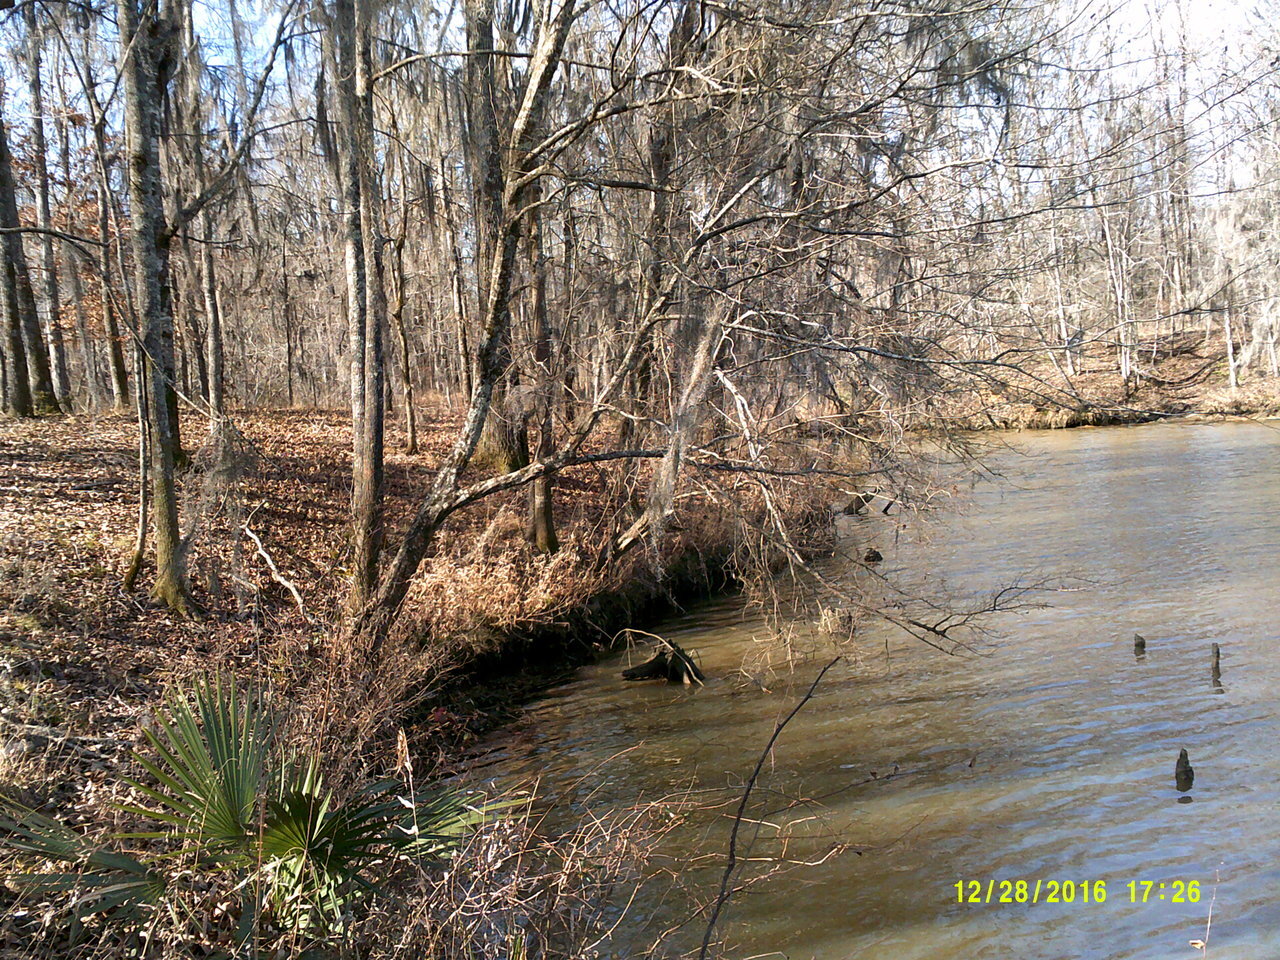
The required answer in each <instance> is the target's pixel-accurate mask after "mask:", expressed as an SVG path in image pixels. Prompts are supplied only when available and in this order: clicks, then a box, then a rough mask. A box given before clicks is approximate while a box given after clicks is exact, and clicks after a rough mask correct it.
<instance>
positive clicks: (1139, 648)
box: [1133, 633, 1147, 655]
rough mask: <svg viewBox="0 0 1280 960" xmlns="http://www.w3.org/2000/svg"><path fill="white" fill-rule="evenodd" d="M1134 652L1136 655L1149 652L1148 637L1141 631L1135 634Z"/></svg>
mask: <svg viewBox="0 0 1280 960" xmlns="http://www.w3.org/2000/svg"><path fill="white" fill-rule="evenodd" d="M1133 652H1134V654H1136V655H1141V654H1144V653H1146V652H1147V638H1146V637H1144V636H1143V635H1142V634H1140V633H1135V634H1134V635H1133Z"/></svg>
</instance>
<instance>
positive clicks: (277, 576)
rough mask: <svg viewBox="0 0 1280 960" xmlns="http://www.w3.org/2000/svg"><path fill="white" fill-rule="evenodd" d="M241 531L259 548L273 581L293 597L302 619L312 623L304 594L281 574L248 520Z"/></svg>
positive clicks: (259, 554) (259, 553)
mask: <svg viewBox="0 0 1280 960" xmlns="http://www.w3.org/2000/svg"><path fill="white" fill-rule="evenodd" d="M241 529H242V530H244V532H245V536H247V537H248V538H249V539H250V540H252V541H253V545H254V546H255V547H257V548H258V556H260V557H262V559H263V561H264V562H265V563H266V565H267V569H268V570H269V571H270V572H271V579H272V580H274V581H275V582H276V583H278V584H280V586H282V587H284V588H285V589H286V590H288V591H289V593H290V594H292V595H293V602H294V603H296V604H297V605H298V612H299V613H300V614H302V618H303V619H304V620H306V621H307V623H310V622H311V617H309V616H308V615H307V608H306V606H305V605H304V604H303V602H302V594H300V593H299V592H298V588H297V587H295V586H294V585H293V583H292V582H291V581H290V580H289V579H288V578H287V577H285V575H284V574H282V573H281V572H280V568H279V567H277V566H276V562H275V561H274V560H272V559H271V554H269V553H267V548H266V547H264V546H263V545H262V541H261V540H260V539H258V535H257V534H256V533H254V532H253V530H252V529H250V527H249V522H248V521H247V520H246V521H245V524H244V526H243V527H242V528H241Z"/></svg>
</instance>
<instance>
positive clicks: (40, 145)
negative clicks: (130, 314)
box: [27, 7, 71, 410]
mask: <svg viewBox="0 0 1280 960" xmlns="http://www.w3.org/2000/svg"><path fill="white" fill-rule="evenodd" d="M27 9H28V10H29V11H34V10H35V8H34V7H28V8H27ZM35 16H36V15H35V13H34V12H33V13H32V14H31V26H30V37H29V51H30V55H29V57H28V62H29V66H30V75H29V77H28V80H29V84H30V86H29V89H30V91H31V109H32V118H31V147H32V150H33V152H34V154H35V162H36V170H35V177H36V223H37V225H38V226H39V227H40V229H41V230H49V229H50V228H51V227H52V226H53V216H52V213H51V211H50V205H49V161H48V155H47V153H46V151H47V149H48V143H47V141H46V139H45V131H44V82H43V77H42V76H41V74H42V72H43V69H44V65H43V62H42V61H43V57H42V56H41V53H42V50H41V47H42V46H43V44H44V37H43V35H42V33H41V29H40V27H39V25H38V24H36V23H35ZM40 251H41V254H42V260H43V262H42V267H43V271H42V273H43V277H42V279H43V281H44V290H43V294H44V327H45V329H44V334H45V339H46V340H47V341H48V343H49V360H50V364H51V368H52V374H53V389H54V394H55V395H56V396H57V398H58V403H59V405H60V406H61V407H62V408H63V409H64V410H69V409H70V408H71V379H70V377H69V376H68V374H67V348H66V343H65V342H64V340H63V336H62V301H61V295H60V294H59V291H58V258H57V257H56V256H55V254H54V249H53V235H52V234H49V233H45V234H43V235H42V236H41V237H40Z"/></svg>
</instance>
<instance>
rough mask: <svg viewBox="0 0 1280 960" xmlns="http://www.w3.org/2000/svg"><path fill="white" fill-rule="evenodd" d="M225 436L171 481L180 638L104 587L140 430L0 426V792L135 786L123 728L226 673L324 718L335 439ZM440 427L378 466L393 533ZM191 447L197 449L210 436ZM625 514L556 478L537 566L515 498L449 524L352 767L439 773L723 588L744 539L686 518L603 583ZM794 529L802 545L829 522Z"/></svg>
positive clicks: (99, 420) (314, 426)
mask: <svg viewBox="0 0 1280 960" xmlns="http://www.w3.org/2000/svg"><path fill="white" fill-rule="evenodd" d="M238 424H239V427H240V430H241V431H242V437H241V438H239V439H238V440H237V441H236V442H235V444H234V445H233V448H232V449H228V450H223V451H221V452H219V451H212V450H209V449H201V450H200V451H199V452H197V453H196V454H195V457H194V461H193V466H192V468H191V469H190V470H189V471H188V472H187V473H186V474H185V476H184V477H183V487H184V490H183V502H184V504H185V508H184V514H183V521H182V526H183V530H184V533H185V535H186V536H188V537H189V554H188V565H189V568H190V571H191V574H192V582H193V589H194V590H195V599H196V601H197V603H198V604H199V607H200V610H201V613H200V615H199V616H198V617H196V618H193V619H190V620H182V619H178V618H175V617H174V616H172V615H171V614H170V613H169V612H168V611H167V610H164V609H161V608H158V607H156V606H154V605H152V604H151V603H149V602H148V600H147V599H146V594H145V592H144V589H143V588H144V587H145V584H146V582H147V570H146V568H145V566H144V568H143V572H142V576H141V577H140V580H139V585H140V586H139V589H138V590H137V591H134V592H129V591H125V590H123V589H122V587H121V581H122V576H123V573H124V571H125V570H126V568H127V567H128V565H129V562H130V559H131V557H132V555H133V552H134V546H135V542H136V527H137V486H136V477H137V463H136V456H137V454H136V446H135V444H136V427H135V425H134V424H133V422H132V421H131V420H129V419H128V418H124V417H112V416H106V417H76V418H66V419H50V420H41V421H34V422H15V421H8V422H3V423H0V465H2V466H0V547H2V549H0V554H3V557H4V560H3V561H2V562H0V710H2V711H3V712H2V713H0V734H2V735H3V737H4V742H5V746H4V757H5V758H6V759H5V761H4V765H5V769H0V780H3V781H5V782H7V783H10V784H13V783H15V782H17V781H19V780H21V779H23V778H26V782H25V783H23V784H22V786H23V787H24V789H26V790H28V791H32V790H34V791H35V792H36V793H38V792H39V791H40V783H39V781H40V780H41V779H44V780H47V781H49V782H50V783H52V781H53V780H58V779H59V778H61V779H62V780H64V781H68V783H66V784H64V785H65V786H67V788H68V789H69V790H70V794H69V795H68V796H65V797H62V798H61V799H60V801H59V803H63V802H71V803H74V802H75V799H76V797H78V796H80V795H81V794H82V793H83V792H84V789H85V787H86V784H87V783H89V782H91V781H92V780H94V779H95V778H97V777H98V776H99V775H105V774H106V773H107V772H108V771H112V770H114V768H115V767H117V766H120V765H127V764H128V753H129V747H130V746H131V745H132V743H133V742H134V740H135V738H136V733H137V729H138V723H139V721H140V719H141V718H142V717H143V716H145V715H146V714H148V713H149V712H150V711H151V710H152V709H154V708H155V707H156V706H157V705H158V704H159V703H160V702H161V701H162V699H163V697H164V693H165V691H166V690H168V689H169V688H171V687H172V686H173V685H174V684H175V683H182V682H184V681H186V680H188V679H189V678H191V677H192V676H195V675H198V674H201V673H207V672H210V671H221V672H229V673H232V674H234V675H236V676H238V677H240V678H242V679H244V680H246V681H252V682H253V683H255V684H257V685H259V686H262V687H265V688H268V689H270V690H273V691H276V692H278V693H279V694H280V695H282V696H283V697H285V698H286V699H288V700H290V701H293V702H294V703H296V704H297V705H298V706H299V708H300V709H304V710H305V709H306V708H307V707H308V703H307V701H308V700H309V699H314V698H318V697H319V696H320V695H321V692H323V693H324V695H326V696H332V695H333V689H332V682H333V681H332V678H331V677H329V676H327V675H326V674H327V672H328V667H327V663H326V657H327V655H328V647H329V645H330V643H331V642H332V638H333V637H334V636H335V635H336V633H337V626H338V624H339V623H340V620H341V611H342V603H343V600H344V596H345V585H346V580H347V574H346V564H347V552H348V547H347V531H348V519H347V517H348V513H347V509H348V506H347V505H348V496H349V484H350V480H349V439H348V438H349V427H348V424H347V418H346V417H345V416H344V415H343V414H341V413H325V412H305V413H304V412H278V413H268V414H253V415H246V416H243V417H241V418H239V420H238ZM455 426H456V425H455V422H454V418H453V416H452V415H451V414H450V413H449V412H448V411H445V410H443V409H438V408H437V409H431V408H428V409H424V410H423V411H422V412H421V416H420V437H419V444H420V452H419V453H417V454H415V455H412V456H410V455H407V454H405V453H403V452H401V451H399V450H395V449H389V451H388V457H387V461H388V462H387V497H388V499H387V504H388V506H387V524H388V528H389V529H395V528H396V527H397V526H398V525H399V524H401V523H402V522H403V521H404V519H405V518H406V517H407V516H408V514H409V513H410V511H411V510H412V509H413V506H414V501H413V496H414V493H415V491H416V490H418V489H419V488H420V487H421V484H422V483H423V478H424V477H426V476H429V471H430V469H431V465H432V464H433V463H434V462H436V460H437V458H438V457H439V456H440V455H441V454H442V453H443V451H444V450H445V449H446V447H447V444H448V443H449V442H450V440H451V437H452V432H453V430H454V428H455ZM185 427H186V431H187V434H186V436H187V444H186V445H187V447H188V448H189V449H193V450H194V449H195V448H196V447H197V446H198V445H199V443H200V441H202V440H203V439H204V427H203V424H201V423H200V422H199V421H198V420H192V421H190V422H189V423H187V424H186V425H185ZM621 495H622V494H621V493H620V492H619V491H616V490H613V489H611V487H610V486H609V484H608V483H607V481H606V478H605V477H604V475H603V474H601V473H599V472H598V471H593V470H590V469H589V468H579V469H576V470H569V471H566V472H565V473H563V474H562V475H560V476H559V477H558V478H557V480H556V498H557V523H558V527H559V533H560V540H561V549H560V550H559V551H558V552H557V553H556V554H554V555H552V556H544V555H540V554H538V553H537V552H536V551H534V550H533V549H532V548H531V547H530V546H529V544H528V543H527V541H526V539H525V537H524V526H523V518H524V515H525V498H524V495H523V492H522V491H517V492H514V493H512V494H508V495H506V496H503V497H494V498H492V499H491V500H488V501H485V502H484V503H482V504H480V505H478V506H477V507H475V508H473V509H472V510H470V511H468V512H466V513H464V514H459V515H458V516H456V517H455V518H453V519H451V521H450V523H449V526H448V528H447V529H446V530H445V532H444V533H445V535H444V536H442V537H441V538H440V543H441V544H442V546H441V549H440V550H439V551H438V552H437V554H436V555H435V556H433V557H432V558H431V559H430V560H429V561H428V562H427V563H426V564H425V565H424V568H423V569H422V571H421V572H420V574H419V576H418V577H417V578H416V581H415V586H414V589H413V591H412V593H411V595H410V598H409V600H408V602H407V609H406V615H405V616H404V617H403V618H402V627H401V629H400V631H399V634H398V637H397V641H398V642H397V644H396V645H394V646H393V648H392V649H393V650H394V651H396V653H395V656H393V657H392V658H391V659H390V660H388V661H387V662H386V663H385V664H383V665H382V666H383V668H384V669H385V671H386V672H387V673H388V674H395V679H396V681H397V682H396V683H395V684H392V685H391V687H392V688H394V689H393V692H391V693H388V694H387V696H392V697H402V698H403V702H395V703H387V702H386V701H385V700H384V701H381V702H379V703H377V704H376V705H371V706H370V708H369V709H370V711H375V710H376V711H383V712H388V713H389V715H388V716H384V717H371V718H369V720H368V724H369V726H368V727H367V728H366V729H365V730H364V733H365V735H367V736H368V738H369V742H368V743H367V744H366V745H365V746H366V747H367V748H369V749H372V750H373V751H374V753H375V756H373V757H366V758H365V759H366V760H367V761H368V762H371V763H375V764H376V762H377V757H376V754H377V753H378V751H382V750H389V749H392V748H393V747H394V744H395V729H396V727H397V726H399V725H404V726H405V728H406V730H407V733H408V735H409V737H410V741H411V746H412V749H413V750H414V751H415V754H416V755H417V756H418V757H420V758H422V761H423V767H424V769H428V770H430V769H432V768H439V769H447V768H448V766H449V764H450V762H451V758H452V757H453V756H455V755H456V753H457V752H458V751H459V750H460V749H461V748H462V747H463V746H464V745H465V743H466V742H467V741H469V740H470V739H471V738H473V737H474V736H476V735H477V734H478V733H480V732H482V731H484V730H486V729H488V728H490V727H491V726H492V725H493V724H495V723H497V722H500V721H501V720H502V719H504V718H506V717H508V716H510V715H511V710H512V709H513V707H514V706H515V705H516V704H518V703H519V702H520V701H521V699H522V698H523V697H525V696H527V695H528V693H529V692H530V691H531V690H533V689H536V688H537V687H538V686H540V685H544V684H546V683H547V682H550V681H551V680H553V679H554V678H555V677H557V676H559V675H562V674H563V672H564V671H566V670H568V669H571V668H572V667H573V666H575V665H577V664H580V663H582V662H584V661H586V660H588V659H590V658H592V657H593V656H596V655H598V653H599V651H600V650H602V649H604V648H607V647H609V646H611V645H613V644H615V643H617V642H619V641H620V640H621V639H624V637H622V636H621V635H620V631H622V630H623V629H624V628H625V627H628V626H642V625H644V624H645V623H646V622H647V620H649V619H651V618H653V617H656V616H658V615H660V614H661V613H665V612H668V611H669V610H671V609H672V608H673V605H675V604H678V603H680V602H683V601H686V600H690V599H694V598H698V597H702V596H706V595H707V594H709V593H711V592H713V591H717V590H721V589H723V588H724V587H726V586H727V585H728V584H729V583H730V582H731V581H732V579H733V576H734V568H735V563H736V562H737V559H738V551H740V550H742V549H744V544H743V542H742V530H743V529H744V526H746V525H749V522H750V520H751V518H750V517H743V516H736V517H735V516H733V515H731V513H729V512H726V511H712V510H702V511H685V512H684V513H683V514H682V518H681V523H679V524H678V525H677V524H673V525H672V526H671V528H670V529H669V530H668V531H667V532H666V534H665V536H664V538H663V540H662V542H661V555H660V556H656V555H654V554H652V553H646V552H645V551H644V550H641V549H638V550H636V551H634V552H633V553H632V554H629V555H628V556H627V557H625V558H624V559H623V560H622V561H621V562H619V563H615V564H612V565H610V566H609V567H608V568H606V569H602V568H600V567H599V566H598V565H597V564H596V562H595V561H596V551H597V549H598V547H599V545H600V543H601V542H603V539H604V537H605V536H606V534H607V524H609V523H610V522H614V521H613V518H614V517H615V515H617V514H618V513H619V512H620V506H621V504H620V503H619V502H618V498H619V497H620V496H621ZM787 508H788V509H789V510H790V511H791V513H792V519H794V520H796V521H797V522H798V523H799V524H800V525H801V527H802V528H804V527H805V526H806V525H808V526H809V527H810V528H811V534H812V536H811V539H812V542H814V543H818V542H819V541H820V540H821V537H822V533H821V530H820V527H821V526H822V525H824V523H825V520H823V519H822V517H823V516H825V514H823V511H822V504H821V503H820V502H816V501H815V502H814V503H804V502H801V501H799V500H797V501H796V502H793V503H790V504H788V505H787ZM255 538H256V539H255ZM426 641H429V642H426ZM423 650H425V651H426V652H425V653H423V652H422V651H423ZM397 658H398V659H397ZM325 684H328V686H324V687H323V691H322V689H321V688H322V686H323V685H325ZM89 741H92V742H94V743H105V744H108V746H109V749H106V750H105V751H103V750H96V751H95V753H94V757H93V762H92V763H88V762H87V761H86V762H85V763H80V762H79V760H80V759H85V758H84V757H80V756H79V754H78V752H77V747H76V745H77V744H79V743H81V742H89ZM50 755H56V756H57V758H58V761H57V763H56V764H55V765H54V766H56V767H58V768H59V770H60V771H61V772H58V773H56V774H55V773H53V772H50V771H46V772H48V773H49V776H45V773H42V772H41V771H40V770H37V769H36V768H37V767H39V766H41V764H43V763H44V762H45V759H46V758H47V757H48V756H50ZM68 765H69V766H68ZM33 777H34V780H33V779H32V778H33ZM81 778H83V779H82V780H81ZM77 781H79V782H77ZM0 786H2V784H0Z"/></svg>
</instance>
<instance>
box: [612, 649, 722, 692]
mask: <svg viewBox="0 0 1280 960" xmlns="http://www.w3.org/2000/svg"><path fill="white" fill-rule="evenodd" d="M657 639H658V642H659V643H660V644H661V645H662V647H663V649H660V650H659V651H658V652H657V654H656V655H655V656H654V657H653V658H652V659H650V660H646V661H645V662H644V663H642V664H640V665H639V666H635V667H631V668H629V669H627V670H623V671H622V679H623V680H667V681H669V682H671V683H689V684H693V683H696V684H697V685H698V686H702V685H703V684H704V683H706V682H707V678H706V676H705V675H704V674H703V672H702V671H701V670H699V669H698V665H697V664H696V663H694V662H693V658H692V657H690V656H689V654H687V653H685V651H684V650H683V649H682V648H681V647H680V645H679V644H678V643H673V642H672V641H670V640H667V639H664V638H662V637H658V638H657Z"/></svg>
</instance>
